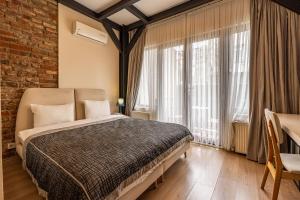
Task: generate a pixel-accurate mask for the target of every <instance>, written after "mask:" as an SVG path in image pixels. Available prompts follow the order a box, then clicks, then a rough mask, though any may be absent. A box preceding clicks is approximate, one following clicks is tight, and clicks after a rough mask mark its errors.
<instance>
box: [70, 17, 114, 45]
mask: <svg viewBox="0 0 300 200" xmlns="http://www.w3.org/2000/svg"><path fill="white" fill-rule="evenodd" d="M73 34H74V35H76V36H82V37H85V38H88V39H91V40H94V41H96V42H99V43H101V44H107V41H108V35H107V33H105V32H103V31H99V30H97V29H95V28H93V27H90V26H88V25H85V24H83V23H81V22H78V21H75V22H74V24H73Z"/></svg>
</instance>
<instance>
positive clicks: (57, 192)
mask: <svg viewBox="0 0 300 200" xmlns="http://www.w3.org/2000/svg"><path fill="white" fill-rule="evenodd" d="M105 98H106V97H105V91H104V90H100V89H54V88H53V89H50V88H32V89H28V90H26V91H25V93H24V94H23V97H22V99H21V102H20V105H19V109H18V114H17V122H16V138H15V139H16V148H17V153H18V155H19V156H20V157H21V158H22V160H23V166H24V169H26V170H27V172H28V173H29V174H30V176H31V177H32V179H33V182H34V183H35V184H36V185H37V187H38V190H39V194H40V195H42V196H43V197H45V198H48V199H128V200H129V199H130V200H131V199H136V198H137V197H138V196H139V195H141V194H142V193H143V192H144V191H145V190H146V189H147V188H148V187H149V186H150V185H151V184H152V183H154V182H155V181H156V180H157V179H158V178H159V177H160V176H162V175H163V173H164V172H165V171H166V170H167V169H168V168H169V167H170V166H171V165H172V164H173V163H174V162H175V161H176V160H177V159H179V158H180V157H181V156H182V154H184V153H186V152H187V150H188V149H189V147H190V142H191V141H192V139H193V137H192V135H191V133H190V132H189V130H188V129H186V128H185V127H183V126H180V125H176V124H170V123H161V122H156V121H145V120H139V119H133V118H129V117H126V116H123V115H110V116H106V117H102V118H101V119H100V118H99V119H85V116H84V107H83V103H82V102H83V100H104V99H105ZM68 103H74V105H75V110H76V112H75V115H76V116H75V118H76V121H73V122H66V123H61V124H55V125H49V126H44V127H39V128H33V114H32V112H31V109H30V105H31V104H41V105H62V104H68Z"/></svg>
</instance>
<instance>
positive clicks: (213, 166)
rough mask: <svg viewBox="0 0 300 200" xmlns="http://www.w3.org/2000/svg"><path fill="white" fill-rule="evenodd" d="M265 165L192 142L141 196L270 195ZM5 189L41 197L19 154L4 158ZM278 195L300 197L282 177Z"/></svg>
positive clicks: (289, 199)
mask: <svg viewBox="0 0 300 200" xmlns="http://www.w3.org/2000/svg"><path fill="white" fill-rule="evenodd" d="M263 168H264V166H263V165H259V164H257V163H255V162H252V161H249V160H247V159H246V158H245V157H244V156H242V155H238V154H234V153H228V152H225V151H222V150H216V149H214V148H211V147H204V146H198V145H197V146H196V145H193V146H192V148H191V151H190V152H189V153H188V157H187V159H184V158H181V159H179V160H178V161H177V162H176V163H175V164H174V165H173V166H172V167H171V168H170V169H169V170H168V171H167V173H166V174H165V181H164V182H163V183H161V184H159V186H158V188H157V189H151V190H148V191H147V192H145V193H144V194H143V195H142V196H141V197H140V198H139V200H185V199H188V200H206V199H220V200H248V199H249V200H255V199H270V197H271V192H272V188H273V180H272V179H271V177H269V179H268V181H267V184H266V188H265V191H262V190H260V188H259V185H260V181H261V178H262V174H263ZM4 193H5V200H16V199H20V200H21V199H22V200H26V199H30V200H35V199H42V198H41V197H39V196H38V194H37V190H36V188H35V186H34V185H33V183H32V182H31V179H30V178H29V176H28V175H27V174H26V172H25V171H23V170H22V167H21V160H20V159H19V158H18V157H17V156H15V157H11V158H9V159H6V160H4ZM279 199H281V200H294V199H295V200H296V199H297V200H299V199H300V192H298V190H297V188H296V186H295V185H294V183H293V182H292V181H287V180H283V181H282V184H281V188H280V192H279Z"/></svg>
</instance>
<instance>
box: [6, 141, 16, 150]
mask: <svg viewBox="0 0 300 200" xmlns="http://www.w3.org/2000/svg"><path fill="white" fill-rule="evenodd" d="M15 148H16V143H14V142H11V143H8V144H7V149H15Z"/></svg>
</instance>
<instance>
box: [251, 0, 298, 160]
mask: <svg viewBox="0 0 300 200" xmlns="http://www.w3.org/2000/svg"><path fill="white" fill-rule="evenodd" d="M299 30H300V16H299V15H297V14H296V13H293V12H292V11H290V10H288V9H286V8H284V7H282V6H280V5H278V4H276V3H274V2H272V1H271V0H252V1H251V53H250V54H251V55H250V127H249V142H248V154H247V157H248V158H249V159H251V160H254V161H258V162H260V163H263V162H265V161H266V160H265V158H266V150H265V149H266V144H265V143H266V142H265V141H266V140H265V131H266V129H265V123H264V109H265V108H269V109H270V110H272V111H275V112H280V113H295V114H297V113H298V114H299V113H300V87H299V80H298V77H297V70H298V69H299V64H300V56H299V55H300V31H299Z"/></svg>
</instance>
